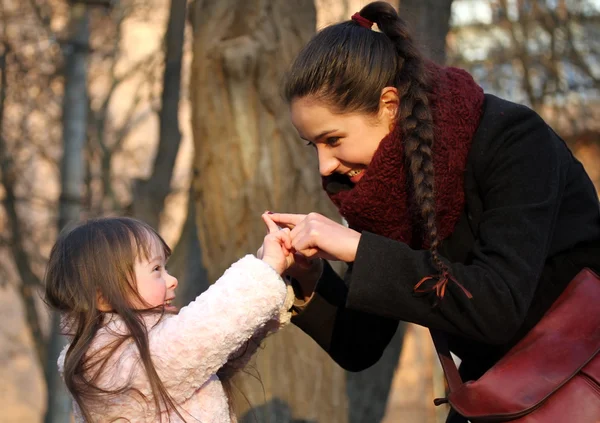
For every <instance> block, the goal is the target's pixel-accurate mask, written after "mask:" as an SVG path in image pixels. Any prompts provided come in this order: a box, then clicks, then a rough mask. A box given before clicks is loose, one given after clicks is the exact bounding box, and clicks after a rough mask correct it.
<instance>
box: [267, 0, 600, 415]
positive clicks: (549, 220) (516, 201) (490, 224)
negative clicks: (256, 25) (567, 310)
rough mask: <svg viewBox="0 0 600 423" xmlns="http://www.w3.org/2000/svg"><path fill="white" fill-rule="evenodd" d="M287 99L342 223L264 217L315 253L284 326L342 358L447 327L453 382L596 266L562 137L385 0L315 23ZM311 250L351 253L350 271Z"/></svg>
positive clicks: (594, 220) (351, 363) (588, 190)
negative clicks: (415, 331) (418, 331)
mask: <svg viewBox="0 0 600 423" xmlns="http://www.w3.org/2000/svg"><path fill="white" fill-rule="evenodd" d="M373 23H376V24H377V26H378V27H379V29H380V31H381V32H377V31H374V30H372V29H371V25H372V24H373ZM285 92H286V96H287V99H288V101H289V104H290V110H291V116H292V121H293V124H294V126H295V127H296V128H297V130H298V132H299V134H300V136H301V137H302V138H304V139H305V140H307V141H308V144H309V145H310V146H312V147H313V148H315V149H316V152H317V154H318V159H319V168H320V173H321V175H322V177H323V186H324V188H325V190H326V191H327V193H328V195H329V196H330V198H331V199H332V201H333V202H334V203H335V205H336V206H337V207H338V209H339V211H340V213H341V214H342V216H344V218H345V219H346V220H347V221H348V223H349V228H346V227H344V226H342V225H340V224H338V223H336V222H333V221H331V220H328V219H326V218H324V217H323V216H320V215H317V214H309V215H308V216H304V215H291V214H278V213H275V214H272V215H271V218H272V219H273V220H274V221H275V222H276V223H278V224H279V225H280V226H288V227H290V228H293V229H292V232H291V236H292V245H293V247H294V248H295V250H296V251H297V252H298V253H300V254H302V255H304V256H306V257H309V258H312V259H313V260H312V264H311V266H304V267H300V266H299V265H296V266H295V268H294V269H292V271H291V272H290V273H292V274H293V276H295V278H296V279H297V280H298V282H299V283H298V293H297V297H298V298H297V303H296V315H295V317H293V319H292V321H293V322H294V323H295V324H296V325H298V326H299V327H300V328H302V329H303V330H304V331H305V332H306V333H308V334H309V335H310V336H311V337H313V338H314V339H315V340H316V341H317V342H318V343H319V344H320V345H321V346H322V347H323V348H324V349H325V350H326V351H327V352H328V353H329V354H330V355H331V357H332V358H333V359H334V360H335V361H336V362H338V363H339V364H340V365H341V366H342V367H344V368H346V369H348V370H354V371H359V370H362V369H365V368H367V367H369V366H371V365H372V364H374V363H375V362H376V361H377V360H378V359H379V358H380V356H381V354H382V351H383V350H384V348H385V347H386V346H387V344H388V342H389V341H390V339H391V338H392V336H393V334H394V332H395V330H396V327H397V325H398V322H399V321H400V320H402V321H408V322H413V323H417V324H419V325H423V326H426V327H429V328H433V329H436V330H438V331H442V332H444V333H446V335H447V337H448V342H449V345H450V349H451V350H452V351H453V352H454V353H455V354H456V355H457V356H459V357H460V358H461V359H462V365H461V368H460V371H461V375H462V377H463V380H474V379H477V378H479V377H480V376H481V375H482V374H483V373H484V372H485V371H486V370H488V369H489V368H490V367H491V366H492V365H493V364H494V363H496V362H497V361H498V359H499V358H501V357H502V356H503V355H504V354H505V353H506V352H507V351H508V350H509V349H510V348H511V347H512V346H513V345H515V343H516V342H517V341H518V340H519V339H521V338H522V337H523V336H524V335H525V334H526V333H527V332H528V331H529V330H530V329H531V328H532V327H533V326H534V325H535V324H536V323H537V322H538V321H539V320H540V318H541V317H542V315H543V314H544V313H545V312H546V311H547V310H548V308H549V307H550V305H551V304H552V303H553V302H554V301H555V300H556V298H558V296H559V295H560V294H561V292H562V291H563V290H564V289H565V287H566V286H567V285H568V283H569V281H571V279H572V278H573V277H574V276H575V275H576V274H577V273H578V272H579V271H580V270H581V269H582V268H584V267H590V268H591V269H592V270H595V271H596V272H598V271H600V207H599V204H598V197H597V194H596V191H595V189H594V186H593V184H592V182H591V181H590V179H589V177H588V176H587V174H586V173H585V170H584V169H583V167H582V165H581V164H580V163H579V162H578V161H577V160H576V159H575V158H574V157H573V156H572V154H571V152H570V151H569V149H568V148H567V146H566V145H565V144H564V142H563V141H562V140H561V139H560V138H559V137H558V135H556V134H555V133H554V132H553V131H552V129H551V128H550V127H549V126H548V125H547V124H546V123H545V122H544V121H543V120H542V119H541V118H540V117H539V116H538V115H537V114H536V113H535V112H533V111H532V110H530V109H528V108H527V107H524V106H521V105H517V104H514V103H511V102H508V101H505V100H502V99H500V98H497V97H495V96H492V95H487V94H484V93H483V90H482V89H481V88H480V87H479V86H478V85H477V84H476V83H475V82H474V81H473V78H472V77H471V76H470V75H469V74H468V73H466V72H464V71H462V70H459V69H455V68H442V67H438V66H436V65H434V64H433V63H430V62H428V61H426V60H424V59H423V58H422V56H421V55H420V53H419V51H418V50H417V48H416V47H415V44H414V42H413V40H412V39H411V36H410V34H409V33H408V31H407V30H406V25H405V23H404V22H403V21H402V20H401V19H400V18H399V17H398V15H397V13H396V11H395V10H394V9H393V8H392V7H391V6H390V5H389V4H387V3H384V2H375V3H371V4H369V5H367V6H366V7H364V8H363V9H362V10H361V11H360V13H358V14H356V15H354V16H353V18H352V20H350V21H347V22H344V23H340V24H337V25H333V26H330V27H327V28H325V29H324V30H322V31H321V32H319V33H318V34H317V35H316V36H315V37H314V38H313V39H312V40H311V41H310V42H309V43H308V44H307V45H306V46H305V48H304V49H303V50H302V52H301V53H300V54H299V56H298V57H297V58H296V60H295V62H294V64H293V65H292V68H291V70H290V72H289V75H288V78H287V81H286V85H285ZM322 258H325V259H336V260H343V261H346V262H348V263H349V269H348V272H347V273H346V275H345V278H344V279H341V278H339V277H338V276H337V275H336V274H335V272H333V271H332V269H331V268H330V267H329V265H328V264H326V263H324V262H323V261H322V260H320V259H322ZM449 421H451V422H453V423H454V422H463V421H466V420H465V419H463V418H461V417H460V416H456V415H455V416H451V417H450V418H449Z"/></svg>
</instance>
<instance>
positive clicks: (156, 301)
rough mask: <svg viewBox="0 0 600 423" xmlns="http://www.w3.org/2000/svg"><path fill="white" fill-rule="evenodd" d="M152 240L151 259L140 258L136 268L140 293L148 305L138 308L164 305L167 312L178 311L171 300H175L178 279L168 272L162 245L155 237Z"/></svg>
mask: <svg viewBox="0 0 600 423" xmlns="http://www.w3.org/2000/svg"><path fill="white" fill-rule="evenodd" d="M151 238H152V248H151V249H150V254H149V257H148V258H146V257H144V256H143V255H141V256H138V258H137V260H136V263H135V266H134V271H135V280H136V283H137V290H138V293H139V294H140V296H141V297H142V299H143V300H144V301H145V302H146V303H147V304H139V305H138V306H139V307H140V308H146V307H148V306H150V307H159V306H163V305H164V307H165V310H167V311H177V308H176V307H175V306H173V305H171V300H173V299H174V298H175V288H177V283H178V282H177V278H175V277H173V276H171V275H169V272H167V269H166V265H167V260H166V257H165V253H164V250H163V248H162V245H161V244H160V243H159V241H158V240H157V239H154V237H151Z"/></svg>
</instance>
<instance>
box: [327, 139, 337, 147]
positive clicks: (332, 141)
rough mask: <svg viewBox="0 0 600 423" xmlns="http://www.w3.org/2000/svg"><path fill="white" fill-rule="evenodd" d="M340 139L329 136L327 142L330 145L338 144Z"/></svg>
mask: <svg viewBox="0 0 600 423" xmlns="http://www.w3.org/2000/svg"><path fill="white" fill-rule="evenodd" d="M339 141H340V137H329V138H327V139H326V140H325V144H327V145H328V146H330V147H334V146H336V145H337V144H338V143H339Z"/></svg>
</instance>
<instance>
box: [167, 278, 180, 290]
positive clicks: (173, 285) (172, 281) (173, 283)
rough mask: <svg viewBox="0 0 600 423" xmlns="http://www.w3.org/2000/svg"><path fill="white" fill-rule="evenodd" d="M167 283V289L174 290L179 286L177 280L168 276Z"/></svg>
mask: <svg viewBox="0 0 600 423" xmlns="http://www.w3.org/2000/svg"><path fill="white" fill-rule="evenodd" d="M167 283H168V284H169V289H175V288H177V285H179V281H178V280H177V278H176V277H175V276H171V275H169V279H168V280H167Z"/></svg>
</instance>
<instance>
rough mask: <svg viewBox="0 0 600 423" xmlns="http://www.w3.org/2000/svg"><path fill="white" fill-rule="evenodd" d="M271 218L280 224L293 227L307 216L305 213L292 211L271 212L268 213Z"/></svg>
mask: <svg viewBox="0 0 600 423" xmlns="http://www.w3.org/2000/svg"><path fill="white" fill-rule="evenodd" d="M268 216H269V218H270V219H271V220H272V221H273V222H275V223H276V224H277V225H280V226H287V227H288V228H290V229H292V228H294V227H295V226H296V225H298V224H299V223H300V222H302V221H303V220H304V219H305V218H306V215H305V214H291V213H271V214H269V215H268Z"/></svg>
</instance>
